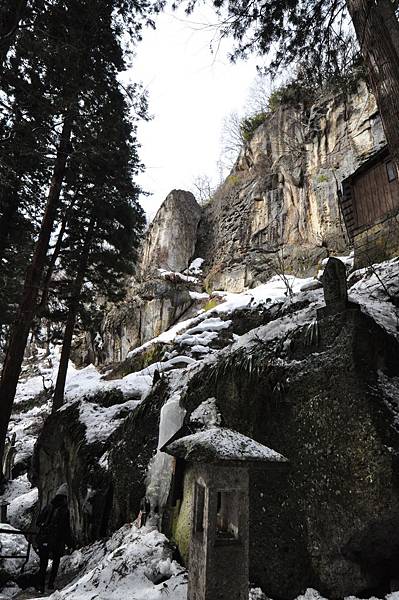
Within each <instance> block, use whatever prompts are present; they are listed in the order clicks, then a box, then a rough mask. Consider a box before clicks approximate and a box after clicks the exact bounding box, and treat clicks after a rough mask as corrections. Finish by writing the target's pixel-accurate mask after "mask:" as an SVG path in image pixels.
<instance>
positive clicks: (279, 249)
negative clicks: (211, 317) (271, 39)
mask: <svg viewBox="0 0 399 600" xmlns="http://www.w3.org/2000/svg"><path fill="white" fill-rule="evenodd" d="M384 145H385V138H384V133H383V130H382V126H381V119H380V116H379V113H378V111H377V107H376V103H375V99H374V97H373V96H372V95H371V94H370V92H369V91H368V88H367V86H366V84H365V83H364V82H362V81H361V82H359V83H358V86H357V89H356V91H354V92H352V93H351V94H339V95H335V96H333V95H330V96H328V97H325V98H321V99H319V100H318V101H317V102H316V103H315V104H314V105H313V106H311V107H310V108H306V107H305V106H302V105H298V106H291V107H288V106H281V107H280V108H278V110H277V111H276V112H275V113H271V114H270V115H269V116H268V117H267V120H266V121H265V123H264V124H263V125H261V126H260V127H259V128H258V129H257V130H256V131H255V133H254V135H253V138H252V140H251V141H250V142H249V143H248V144H247V145H246V146H245V147H244V148H243V150H242V152H241V153H240V156H239V158H238V160H237V163H236V165H235V167H234V168H233V170H232V172H231V174H230V175H229V176H228V177H227V179H226V181H225V182H224V184H223V185H222V186H221V187H220V188H219V189H218V190H217V192H216V193H215V194H214V197H213V198H212V200H211V201H210V202H209V203H208V204H207V205H206V206H204V207H202V209H201V208H200V207H199V205H198V204H197V202H196V201H195V198H194V196H193V195H192V194H191V193H190V192H185V191H182V190H173V191H172V192H171V193H170V194H169V195H168V197H167V198H166V200H165V201H164V203H163V204H162V206H161V207H160V209H159V210H158V212H157V214H156V217H155V219H154V221H153V222H152V224H151V225H150V227H149V229H148V232H147V234H146V237H145V240H144V243H143V248H142V252H141V260H140V263H139V265H138V269H137V275H136V277H135V278H134V279H132V281H131V284H130V289H129V292H128V295H127V298H126V300H125V301H124V302H123V303H121V304H119V305H118V306H110V307H108V308H106V309H105V311H104V319H103V320H102V322H101V323H100V325H99V327H98V329H96V330H95V331H93V332H91V334H90V335H86V336H85V337H84V339H81V340H80V346H79V348H78V350H77V352H75V355H74V360H75V361H76V362H77V363H78V364H88V363H89V362H94V363H95V364H103V363H110V362H116V361H121V360H124V359H125V358H126V356H127V354H128V352H129V350H132V349H133V348H135V347H137V346H140V345H141V344H143V343H144V342H146V341H147V340H149V339H151V338H152V337H154V336H157V335H159V334H160V333H161V332H162V331H165V329H167V328H168V327H170V326H171V325H172V324H174V323H176V322H177V321H178V320H179V319H180V318H182V316H183V315H184V317H186V316H189V315H190V314H191V313H190V311H191V309H192V308H195V307H196V304H195V302H194V301H193V297H192V296H190V291H200V288H198V287H197V286H196V285H195V283H193V281H192V280H191V281H189V279H187V278H184V277H183V278H180V279H179V278H177V277H176V276H175V275H174V274H175V273H182V272H183V271H185V270H186V269H187V267H188V266H189V264H190V262H191V260H192V259H193V258H195V257H202V258H203V259H204V263H203V275H204V278H205V287H206V289H207V290H212V289H221V290H227V291H234V292H241V291H242V290H243V289H245V288H251V287H255V286H256V285H258V284H259V283H262V282H264V281H267V280H268V279H269V278H270V277H271V276H272V275H274V274H276V273H278V274H279V273H280V274H281V273H283V274H285V273H291V274H295V275H298V276H307V275H314V274H315V273H316V272H317V269H318V266H319V264H320V262H321V260H322V259H324V258H326V257H327V256H330V255H336V254H343V253H349V240H348V237H347V234H346V229H345V225H344V223H343V219H342V215H341V212H340V208H339V201H338V199H339V195H340V193H341V183H342V181H343V180H344V179H345V178H346V177H348V176H349V175H350V174H351V173H353V172H354V171H355V170H356V169H357V168H358V167H359V165H360V164H362V163H363V162H364V161H365V160H367V158H368V157H369V156H370V155H371V154H373V153H374V152H376V151H377V150H378V149H379V148H381V147H382V146H384Z"/></svg>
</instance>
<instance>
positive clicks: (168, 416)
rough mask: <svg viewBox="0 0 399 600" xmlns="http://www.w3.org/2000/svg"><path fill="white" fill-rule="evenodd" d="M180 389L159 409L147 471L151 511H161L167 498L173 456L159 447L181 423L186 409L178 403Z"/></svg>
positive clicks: (177, 429)
mask: <svg viewBox="0 0 399 600" xmlns="http://www.w3.org/2000/svg"><path fill="white" fill-rule="evenodd" d="M180 394H181V391H180V390H179V392H175V393H174V394H173V395H172V396H171V397H170V398H169V400H168V401H167V402H166V404H164V405H163V407H162V409H161V415H160V421H159V435H158V450H157V453H156V455H155V456H154V459H153V460H152V462H151V464H150V467H149V472H148V484H147V498H148V499H149V501H150V503H151V511H152V512H154V511H155V512H156V511H159V512H160V513H161V512H162V509H163V508H164V506H165V505H166V501H167V499H168V494H169V488H170V483H171V479H172V463H173V457H172V456H169V455H168V454H166V453H165V452H160V450H159V449H160V448H162V446H163V445H164V444H166V442H167V441H168V440H170V438H171V437H172V436H173V435H174V434H175V433H177V431H179V429H180V427H181V426H182V425H183V420H184V416H185V414H186V411H185V409H184V408H182V406H181V405H180Z"/></svg>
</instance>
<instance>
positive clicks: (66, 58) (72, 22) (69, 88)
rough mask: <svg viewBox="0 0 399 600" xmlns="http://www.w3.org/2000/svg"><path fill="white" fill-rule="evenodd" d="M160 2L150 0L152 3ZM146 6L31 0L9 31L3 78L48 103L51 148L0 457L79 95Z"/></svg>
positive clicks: (0, 421) (5, 383) (90, 97)
mask: <svg viewBox="0 0 399 600" xmlns="http://www.w3.org/2000/svg"><path fill="white" fill-rule="evenodd" d="M160 4H161V2H157V3H155V8H158V7H159V5H160ZM151 6H152V3H151V2H149V1H143V2H136V1H135V0H53V1H50V0H49V1H46V2H43V1H40V0H35V2H32V10H31V12H30V13H29V14H30V18H29V19H27V20H26V21H24V27H20V28H17V30H16V31H15V32H14V35H15V43H14V45H13V49H12V52H9V54H8V58H7V61H6V65H5V71H4V72H5V75H4V77H3V79H4V80H6V81H8V82H10V85H11V84H12V81H13V80H14V85H15V86H16V87H18V88H19V89H23V91H24V92H23V93H24V94H25V98H26V104H27V105H29V103H31V102H33V103H39V104H40V103H41V105H42V106H45V107H46V109H47V110H48V117H44V118H43V123H41V125H42V126H43V128H44V129H45V130H46V133H47V136H48V139H49V141H50V142H51V145H52V154H48V153H47V148H43V151H44V153H45V156H46V158H47V159H48V162H49V164H48V169H49V171H50V172H51V176H50V181H49V182H48V184H47V189H48V191H47V200H46V203H45V206H44V205H43V204H42V213H43V218H42V220H41V224H40V229H39V231H38V235H37V237H36V244H35V248H34V252H33V256H32V258H31V261H30V264H29V267H28V270H27V272H26V276H25V282H24V286H23V290H22V294H21V301H20V304H19V309H18V312H17V316H16V319H15V321H14V324H13V327H12V330H11V334H10V339H9V343H8V348H7V352H6V356H5V360H4V364H3V371H2V377H1V382H0V465H1V458H2V455H3V450H4V443H5V439H6V434H7V428H8V423H9V419H10V416H11V410H12V405H13V400H14V397H15V391H16V386H17V383H18V377H19V374H20V371H21V365H22V360H23V356H24V351H25V347H26V343H27V339H28V335H29V330H30V327H31V325H32V321H33V317H34V314H35V309H36V304H37V299H38V294H39V290H40V286H41V283H42V277H43V271H44V266H45V263H46V256H47V252H48V248H49V241H50V236H51V233H52V230H53V226H54V222H55V220H56V218H57V214H58V213H59V212H60V211H62V209H63V206H62V189H63V184H64V179H65V174H66V172H67V162H68V159H69V157H70V156H71V154H73V143H74V128H75V126H76V124H77V123H78V120H79V115H80V113H81V112H82V109H83V108H84V105H85V103H90V102H95V96H94V94H93V90H96V91H97V90H98V88H97V87H96V82H97V81H98V80H101V78H102V77H103V74H104V72H105V73H107V70H108V75H109V76H110V77H112V76H114V74H115V73H116V72H117V71H118V70H121V69H122V68H123V66H124V64H123V56H122V52H121V51H120V50H119V54H118V56H117V55H116V54H115V52H112V51H111V52H110V56H108V53H109V51H110V48H112V47H113V46H114V44H115V40H117V43H118V44H120V37H121V36H122V35H123V33H124V31H126V30H128V32H129V33H130V36H131V37H132V38H133V39H137V38H139V36H140V30H141V27H142V22H143V19H144V18H145V17H146V12H145V11H147V10H149V8H150V7H151ZM124 26H125V28H124ZM112 61H114V62H112ZM16 64H21V65H23V72H18V70H17V69H16V66H15V65H16ZM11 99H12V97H11ZM46 114H47V113H46ZM24 118H27V119H28V120H29V118H28V117H25V116H24ZM50 121H51V127H49V122H50Z"/></svg>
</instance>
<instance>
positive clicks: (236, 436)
mask: <svg viewBox="0 0 399 600" xmlns="http://www.w3.org/2000/svg"><path fill="white" fill-rule="evenodd" d="M167 452H168V453H170V454H172V455H173V456H178V457H179V458H184V459H185V460H188V461H194V462H198V461H199V462H201V461H204V460H206V462H212V461H216V462H217V461H224V460H232V461H251V462H252V461H255V462H260V461H265V462H266V461H267V462H286V460H287V459H286V458H284V456H282V455H281V454H279V453H278V452H275V451H274V450H271V448H268V447H267V446H264V445H263V444H260V443H259V442H256V441H255V440H253V439H251V438H249V437H247V436H246V435H243V434H241V433H238V431H232V430H231V429H227V428H224V427H223V428H222V427H216V426H213V427H210V428H209V429H205V430H204V431H198V432H197V433H193V434H191V435H187V436H185V437H182V438H180V439H178V440H175V441H174V442H171V443H170V444H168V446H167Z"/></svg>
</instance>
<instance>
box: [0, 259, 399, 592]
mask: <svg viewBox="0 0 399 600" xmlns="http://www.w3.org/2000/svg"><path fill="white" fill-rule="evenodd" d="M342 258H344V259H345V260H344V262H345V263H347V265H348V268H350V263H351V257H342ZM200 274H201V264H195V265H193V267H192V268H191V267H190V270H189V272H187V274H186V275H184V276H185V277H193V276H195V277H198V276H200ZM168 276H169V274H168ZM319 276H320V274H319ZM348 283H349V288H350V289H349V297H350V300H351V301H353V302H356V303H358V304H359V305H360V307H361V310H362V311H363V312H364V313H366V314H368V315H369V316H370V317H372V318H373V319H374V320H375V321H376V322H377V323H378V324H379V325H380V326H381V327H383V328H385V329H386V330H387V332H388V333H389V334H391V335H393V336H395V337H398V335H399V330H398V323H399V317H398V309H397V308H396V307H395V305H394V303H393V302H392V298H394V297H396V298H398V297H399V259H393V260H391V261H387V262H385V263H382V264H380V265H375V266H374V267H372V268H368V269H362V270H360V271H356V272H354V273H352V274H351V275H350V277H349V281H348ZM193 294H194V295H195V294H197V295H198V297H197V299H198V300H206V299H208V298H209V299H217V301H218V303H219V304H218V305H217V306H215V307H213V308H211V309H209V310H207V311H204V310H203V309H200V308H199V310H198V314H197V315H196V316H194V317H192V318H190V319H187V320H186V321H183V322H180V323H178V324H176V325H175V326H174V327H172V328H170V329H169V330H168V331H166V332H164V333H162V334H161V335H160V336H158V337H157V338H155V339H153V340H150V341H148V342H146V344H144V345H143V346H141V347H140V348H136V349H134V350H133V351H132V352H131V353H130V357H132V356H134V355H136V354H138V353H140V352H142V351H143V350H146V349H147V348H150V347H151V346H152V345H153V344H155V343H158V344H163V345H164V346H165V353H164V358H163V359H162V360H161V361H158V362H155V363H153V364H152V365H150V366H149V367H147V368H145V369H143V370H141V371H138V372H135V373H131V374H129V375H126V376H125V377H123V378H120V379H114V380H110V381H108V380H105V379H104V378H103V375H102V374H101V373H100V372H99V371H97V369H96V368H95V367H94V366H93V365H90V366H88V367H86V368H84V369H80V370H78V369H76V368H75V367H74V366H73V365H72V364H70V365H69V369H68V375H67V384H66V393H65V399H66V405H65V407H63V408H62V409H61V410H65V408H66V407H68V406H70V405H71V404H75V403H78V404H79V414H80V420H81V422H82V423H83V424H84V425H85V426H86V439H87V442H88V443H92V442H94V441H101V442H103V441H105V440H106V439H107V438H108V437H109V436H110V435H111V434H112V432H113V431H114V430H115V429H116V427H118V425H119V424H120V423H121V422H122V421H123V419H124V418H126V415H127V414H129V413H130V412H131V411H134V410H135V408H136V407H137V406H138V405H139V404H140V402H141V401H142V400H143V399H144V398H145V397H146V396H147V395H148V393H149V392H150V390H151V388H152V385H153V377H154V374H155V371H158V372H168V379H169V384H170V387H171V389H172V394H171V396H170V398H169V402H168V403H167V404H166V405H165V406H164V407H163V409H162V414H161V431H160V436H159V437H160V445H161V442H162V441H163V440H164V441H166V439H165V437H166V438H168V436H169V437H170V436H171V435H173V433H174V431H176V428H179V426H180V424H181V422H182V419H183V417H184V411H182V409H181V408H180V409H179V407H180V405H179V401H180V397H181V395H182V394H183V392H184V390H185V386H186V385H187V381H188V379H189V377H190V375H192V373H193V371H194V370H195V371H196V370H198V369H201V368H202V367H203V366H204V365H207V364H212V363H213V362H215V361H216V359H217V357H218V356H219V355H220V354H221V353H223V354H226V353H228V352H230V351H231V350H235V349H237V348H241V347H244V346H245V347H247V348H248V349H250V348H251V345H252V344H255V343H256V342H258V341H259V339H262V340H268V341H270V340H274V339H277V338H280V337H282V336H285V335H286V334H287V333H289V332H290V331H292V330H294V329H295V328H297V327H299V326H302V325H309V327H311V326H312V323H314V322H315V319H316V310H317V308H319V307H320V306H323V304H324V299H323V291H322V289H321V288H320V282H319V280H318V279H317V278H307V279H299V278H295V277H291V276H288V275H287V276H284V277H282V276H274V277H272V278H271V279H270V280H269V282H267V283H265V284H263V285H260V286H258V287H256V288H254V289H250V290H246V291H244V292H243V293H241V294H238V293H236V294H233V293H227V292H223V291H219V292H213V293H210V294H205V293H202V292H193ZM262 306H264V307H266V308H268V309H269V308H270V309H272V308H273V307H276V309H277V308H278V309H279V310H278V312H276V318H275V319H274V320H271V321H270V322H269V323H267V324H265V325H261V326H260V327H257V328H256V329H255V330H252V331H249V332H248V333H246V334H244V335H241V336H238V335H236V334H235V333H234V330H233V327H234V326H233V322H234V313H235V311H237V310H242V309H247V310H251V309H258V308H259V307H262ZM296 307H297V308H296ZM288 309H289V310H288ZM279 315H280V316H279ZM220 336H224V340H225V341H224V344H225V347H224V349H220V347H218V346H217V344H216V345H215V342H217V341H218V339H219V337H220ZM226 336H227V337H226ZM229 336H230V337H229ZM226 344H227V345H226ZM58 362H59V355H58V352H57V351H56V350H54V352H53V353H52V354H51V356H50V357H45V356H44V355H39V357H38V360H37V361H36V364H35V369H34V372H29V371H26V372H25V374H24V377H23V378H22V380H21V382H20V384H19V386H18V391H17V397H16V404H15V411H14V414H13V417H12V421H11V426H10V433H11V434H12V433H14V432H15V434H16V446H17V457H16V462H17V463H21V464H23V463H24V461H25V462H26V461H27V460H28V459H29V458H30V456H31V455H32V452H33V445H34V443H35V440H36V438H37V435H38V433H39V431H40V429H41V427H42V424H43V422H44V420H45V419H46V418H47V416H48V414H49V413H50V410H51V404H50V399H49V398H50V393H49V391H48V390H49V389H50V388H51V385H53V384H54V382H55V378H56V372H57V368H58ZM111 391H118V392H119V393H120V394H121V396H122V399H121V403H120V404H115V405H113V406H108V407H104V406H101V404H100V403H99V402H98V401H97V400H96V398H95V395H96V394H98V393H99V392H101V393H104V392H111ZM164 456H165V455H163V457H164ZM161 458H162V457H160V456H158V458H156V459H155V461H154V462H153V465H152V473H150V477H149V481H150V487H151V486H153V489H152V493H154V494H158V495H159V494H162V493H163V491H162V489H161V488H162V485H161V483H162V478H160V473H163V475H164V476H165V477H164V479H165V481H164V482H163V483H164V484H165V486H167V483H168V478H167V477H166V475H167V469H165V463H164V462H163V461H162V460H161ZM104 461H105V462H106V456H104ZM157 461H158V462H157ZM150 491H151V490H150ZM4 497H5V499H6V500H7V501H8V502H10V506H9V515H10V522H11V526H13V527H26V526H28V524H29V511H30V510H31V509H32V507H33V505H34V503H35V502H36V499H37V490H35V489H33V490H32V489H31V486H30V483H29V481H28V480H27V477H26V475H22V476H21V477H19V478H18V479H16V480H14V481H13V482H11V483H10V484H9V485H8V487H7V489H6V491H5V496H4ZM11 540H14V541H13V542H12V541H11ZM9 544H14V547H10V548H8V549H9V550H10V551H11V552H14V553H16V552H17V550H18V551H20V550H21V549H22V550H23V547H26V543H25V542H24V541H23V538H18V539H17V538H16V537H15V538H14V536H4V535H3V536H1V535H0V548H2V549H4V547H5V545H9ZM24 544H25V546H24ZM7 547H8V546H7ZM34 561H35V559H34V558H33V559H32V563H31V564H30V565H28V570H29V568H36V567H35V562H34ZM20 564H21V560H19V562H18V561H14V562H13V561H11V562H10V563H9V564H7V569H8V570H10V569H11V571H14V572H16V570H18V569H19V566H20ZM0 568H1V564H0ZM62 572H63V573H67V572H76V575H75V576H74V578H73V580H72V582H71V583H70V584H68V586H67V587H66V588H65V589H63V590H62V591H59V592H55V593H54V594H53V595H52V596H51V598H52V599H53V600H57V599H58V600H60V599H64V598H65V599H68V600H69V599H70V600H75V599H76V600H77V599H79V600H89V599H90V600H95V599H97V598H98V599H101V600H108V599H109V600H125V598H129V599H131V600H157V599H159V598H164V597H169V598H171V599H173V600H183V599H184V598H186V573H185V572H184V570H183V569H182V568H181V567H180V566H179V565H178V564H177V563H175V562H173V561H172V560H171V554H170V549H169V547H168V544H167V540H166V539H165V537H164V536H163V535H162V534H160V533H159V532H157V531H156V530H154V529H151V528H145V529H140V530H138V529H136V528H135V527H134V526H128V525H126V526H125V527H123V528H122V529H121V530H119V531H118V532H116V533H115V534H114V535H113V536H112V537H111V538H110V539H109V540H108V541H107V542H97V543H96V544H94V545H92V546H91V547H88V548H85V549H83V550H80V551H75V552H74V553H73V555H71V556H70V557H65V558H64V559H63V562H62ZM16 591H17V590H16V588H14V589H12V588H9V589H8V592H3V595H1V592H0V599H1V598H11V597H13V594H15V592H16ZM4 594H8V595H4ZM32 597H33V596H32ZM263 598H265V596H264V595H263V594H262V592H261V590H256V589H254V590H252V591H251V594H250V599H251V600H261V599H263ZM387 598H388V600H399V594H391V595H389V596H388V597H387ZM298 600H322V598H321V596H320V595H319V594H318V593H317V592H316V591H314V590H307V591H306V593H305V594H304V595H303V596H300V597H299V599H298Z"/></svg>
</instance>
